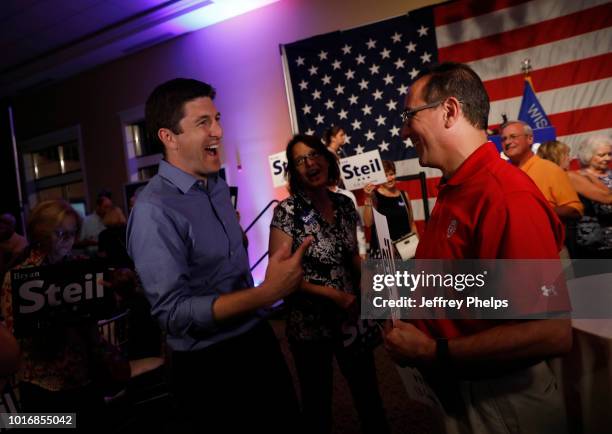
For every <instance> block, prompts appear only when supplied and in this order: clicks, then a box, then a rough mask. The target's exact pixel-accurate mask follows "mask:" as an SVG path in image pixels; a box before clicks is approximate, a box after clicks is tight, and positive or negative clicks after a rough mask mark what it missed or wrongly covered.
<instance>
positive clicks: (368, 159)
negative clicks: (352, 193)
mask: <svg viewBox="0 0 612 434" xmlns="http://www.w3.org/2000/svg"><path fill="white" fill-rule="evenodd" d="M340 175H341V176H342V181H344V186H345V187H346V189H347V190H358V189H360V188H362V187H364V186H366V185H368V184H384V183H385V182H387V176H386V175H385V170H384V169H383V165H382V159H381V158H380V153H379V152H378V150H375V151H370V152H364V153H363V154H357V155H353V156H352V157H347V158H342V159H340Z"/></svg>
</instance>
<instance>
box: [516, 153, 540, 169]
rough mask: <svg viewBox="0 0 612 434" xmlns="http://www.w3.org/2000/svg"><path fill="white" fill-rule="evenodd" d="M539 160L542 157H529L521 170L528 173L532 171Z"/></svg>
mask: <svg viewBox="0 0 612 434" xmlns="http://www.w3.org/2000/svg"><path fill="white" fill-rule="evenodd" d="M539 159H540V157H538V156H537V155H535V154H534V155H532V156H531V157H529V160H527V161H525V163H524V164H523V165H522V166H521V167H520V169H521V170H522V171H523V172H527V171H528V170H529V169H531V166H533V165H534V164H535V163H536V161H538V160H539Z"/></svg>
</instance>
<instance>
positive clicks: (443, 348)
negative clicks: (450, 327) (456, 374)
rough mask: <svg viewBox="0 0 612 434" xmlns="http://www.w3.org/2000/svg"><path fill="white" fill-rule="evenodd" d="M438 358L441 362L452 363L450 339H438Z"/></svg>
mask: <svg viewBox="0 0 612 434" xmlns="http://www.w3.org/2000/svg"><path fill="white" fill-rule="evenodd" d="M436 360H437V361H438V362H439V363H441V364H448V363H450V361H451V356H450V351H449V350H448V339H436Z"/></svg>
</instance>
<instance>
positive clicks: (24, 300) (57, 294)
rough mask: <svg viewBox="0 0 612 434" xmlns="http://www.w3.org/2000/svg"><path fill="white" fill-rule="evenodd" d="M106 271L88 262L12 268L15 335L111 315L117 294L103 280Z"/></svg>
mask: <svg viewBox="0 0 612 434" xmlns="http://www.w3.org/2000/svg"><path fill="white" fill-rule="evenodd" d="M104 271H105V269H104V267H103V266H102V265H101V264H99V263H95V262H85V261H83V262H78V261H76V262H69V263H65V264H56V265H53V266H43V267H33V268H23V269H18V270H12V271H11V279H12V289H13V316H14V320H15V334H16V335H17V336H27V335H28V333H31V332H33V331H35V330H39V329H43V328H47V327H51V326H56V325H59V324H75V323H78V322H80V321H83V320H87V319H94V320H95V319H101V318H106V317H108V315H109V314H111V312H112V310H113V297H112V294H111V291H110V290H109V289H107V288H105V287H104V286H103V285H102V284H101V283H100V281H101V280H103V278H104Z"/></svg>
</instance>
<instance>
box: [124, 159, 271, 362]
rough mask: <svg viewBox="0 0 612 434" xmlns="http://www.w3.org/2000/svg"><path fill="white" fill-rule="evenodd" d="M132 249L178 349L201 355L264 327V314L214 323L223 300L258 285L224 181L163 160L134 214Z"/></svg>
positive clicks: (151, 299) (130, 235)
mask: <svg viewBox="0 0 612 434" xmlns="http://www.w3.org/2000/svg"><path fill="white" fill-rule="evenodd" d="M128 251H129V254H130V256H131V257H132V259H133V260H134V263H135V265H136V269H137V271H138V273H139V275H140V278H141V280H142V283H143V285H144V289H145V293H146V295H147V298H148V300H149V302H150V303H151V312H152V314H153V316H154V317H156V318H157V320H158V321H159V323H160V325H161V327H162V329H163V330H165V331H166V333H167V336H168V344H169V345H170V347H171V348H173V349H175V350H179V351H193V350H199V349H202V348H205V347H207V346H209V345H211V344H214V343H217V342H220V341H223V340H225V339H228V338H230V337H233V336H237V335H239V334H242V333H244V332H245V331H247V330H249V329H251V328H252V327H253V326H254V325H255V324H257V322H258V321H259V319H260V317H261V316H260V315H259V314H258V313H256V314H252V315H246V316H243V317H241V318H240V319H239V320H236V321H233V322H231V323H229V324H227V325H219V324H217V323H216V322H215V320H214V318H213V314H212V306H213V303H214V302H215V300H216V299H217V298H218V297H219V295H221V294H228V293H231V292H234V291H237V290H240V289H244V288H250V287H252V286H253V278H252V276H251V273H250V271H249V263H248V258H247V253H246V250H245V249H244V246H243V244H242V230H241V229H240V226H239V224H238V219H237V217H236V212H235V210H234V208H233V207H232V204H231V201H230V196H229V188H228V186H227V184H226V183H225V181H224V180H223V179H221V178H219V177H217V176H209V177H208V179H207V182H206V183H205V182H203V181H201V180H198V179H197V178H195V177H193V176H192V175H189V174H187V173H185V172H183V171H182V170H180V169H178V168H177V167H175V166H173V165H171V164H169V163H168V162H166V161H162V162H161V163H160V165H159V172H158V174H157V175H156V176H155V177H153V178H152V179H151V181H150V182H149V184H148V185H147V187H146V188H145V189H144V190H143V191H142V193H141V194H140V195H139V196H138V200H137V202H136V205H135V206H134V209H133V210H132V214H131V215H130V219H129V222H128Z"/></svg>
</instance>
